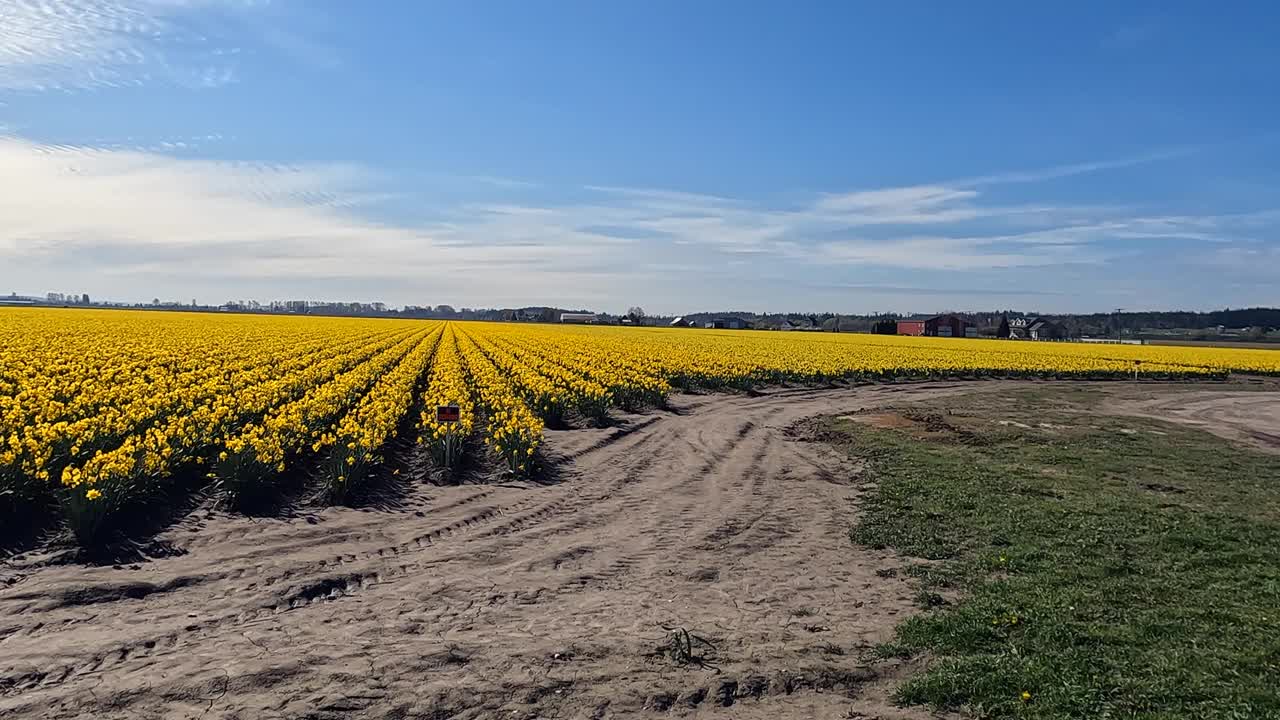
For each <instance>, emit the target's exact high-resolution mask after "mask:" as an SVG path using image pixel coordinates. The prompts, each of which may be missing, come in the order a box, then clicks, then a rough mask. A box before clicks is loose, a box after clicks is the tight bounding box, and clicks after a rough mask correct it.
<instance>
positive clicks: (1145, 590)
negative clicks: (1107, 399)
mask: <svg viewBox="0 0 1280 720" xmlns="http://www.w3.org/2000/svg"><path fill="white" fill-rule="evenodd" d="M1036 392H1037V393H1039V396H1033V397H1028V398H1021V397H1020V398H1017V400H1018V401H1021V402H1012V403H1010V402H1009V398H1008V397H1005V398H1003V400H1002V401H1001V402H999V403H994V402H992V401H991V399H990V398H987V399H972V400H959V401H951V406H950V407H948V408H939V407H934V408H932V409H933V410H941V412H943V413H944V415H943V417H944V419H946V420H947V422H948V423H951V424H953V425H955V426H956V427H957V430H958V431H960V432H957V433H956V434H954V436H948V435H947V434H946V433H945V432H944V433H938V432H937V431H936V428H935V430H934V431H932V432H929V433H912V432H910V431H901V430H886V429H873V428H869V427H866V426H864V425H858V424H856V423H852V422H848V421H832V428H833V429H837V430H840V431H842V432H844V433H847V436H848V437H849V439H850V448H851V451H852V452H855V453H857V454H859V455H862V456H865V457H869V458H870V459H871V468H872V472H873V473H874V478H873V479H874V480H875V482H876V488H875V490H874V491H873V492H872V494H871V495H870V497H869V498H868V500H867V503H866V505H865V508H864V513H863V519H862V521H861V523H860V524H859V525H858V526H857V527H855V528H854V529H853V531H852V537H853V539H854V541H855V542H857V543H859V544H862V545H867V546H872V547H891V548H895V549H897V550H898V551H900V552H902V553H903V554H905V555H910V556H915V557H918V558H925V559H928V560H934V561H940V562H928V563H921V564H918V565H913V566H911V567H910V568H908V570H907V573H908V574H909V575H911V576H912V577H913V578H914V579H915V581H916V582H917V583H918V584H919V591H920V595H919V596H918V598H917V600H918V602H920V604H922V605H927V606H930V607H933V608H934V609H933V610H931V611H929V612H926V613H925V614H922V615H919V616H916V617H914V618H912V619H910V620H907V621H906V622H905V623H903V624H902V625H901V626H900V627H899V628H898V631H897V637H896V638H895V640H894V642H893V643H891V644H889V645H886V646H885V647H883V648H881V649H880V654H881V655H883V656H886V657H888V656H907V655H911V654H915V653H920V652H928V653H929V654H930V655H931V656H932V657H933V661H932V662H931V665H930V667H929V669H928V670H926V671H925V672H923V673H921V674H920V675H918V676H916V677H914V678H912V679H910V680H909V681H907V682H906V684H905V685H903V686H902V687H901V688H900V690H899V694H898V699H899V700H900V701H901V702H903V703H909V704H929V705H933V706H937V707H942V708H964V709H965V710H967V711H968V712H970V713H972V714H973V715H975V716H977V717H991V718H1006V717H1018V718H1107V717H1111V718H1143V719H1150V720H1157V719H1160V720H1164V719H1171V718H1197V719H1198V718H1280V458H1277V457H1276V456H1274V455H1266V454H1263V453H1260V452H1252V451H1248V450H1244V449H1241V448H1237V447H1233V446H1230V445H1229V444H1228V443H1226V442H1225V441H1222V440H1220V439H1218V438H1215V437H1213V436H1210V435H1207V434H1205V433H1201V432H1198V431H1194V430H1189V429H1185V428H1181V427H1178V426H1174V425H1170V424H1166V423H1158V422H1152V421H1141V420H1134V419H1131V418H1112V417H1105V416H1099V415H1096V414H1095V413H1093V412H1082V410H1083V409H1084V408H1083V407H1078V406H1077V407H1073V405H1074V403H1073V401H1074V400H1077V399H1083V398H1069V397H1068V398H1063V397H1056V398H1055V397H1052V396H1050V397H1049V398H1047V399H1046V398H1044V397H1043V395H1046V394H1049V393H1048V390H1047V389H1046V390H1043V391H1039V390H1038V391H1036ZM1092 404H1093V403H1087V405H1092ZM1081 405H1085V404H1084V403H1081ZM1087 405H1085V406H1086V407H1087ZM1011 408H1017V409H1016V410H1012V409H1011ZM947 410H951V411H952V412H951V413H950V414H947V412H946V411H947ZM1002 419H1003V420H1016V421H1018V422H1021V423H1023V424H1025V425H1030V426H1031V427H1030V428H1019V427H1017V426H1013V425H1011V424H1005V425H1001V424H1000V423H999V421H1000V420H1002ZM1041 422H1047V423H1050V424H1051V425H1053V426H1055V427H1054V428H1051V429H1044V428H1041V427H1039V426H1038V423H1041ZM1122 430H1124V431H1125V432H1121V431H1122ZM974 435H976V436H977V437H978V438H980V440H981V442H974V441H973V436H974ZM942 588H956V589H959V590H960V591H961V599H959V600H958V601H955V602H953V603H951V604H945V605H943V604H939V603H938V602H937V597H935V595H936V592H935V591H936V590H938V589H942ZM950 596H954V594H953V595H950ZM938 597H940V596H938ZM1024 693H1027V695H1026V696H1024Z"/></svg>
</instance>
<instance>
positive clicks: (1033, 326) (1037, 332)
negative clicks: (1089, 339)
mask: <svg viewBox="0 0 1280 720" xmlns="http://www.w3.org/2000/svg"><path fill="white" fill-rule="evenodd" d="M1009 337H1011V338H1014V339H1020V340H1062V339H1064V338H1066V337H1067V330H1066V328H1065V327H1063V326H1062V325H1060V324H1059V323H1055V322H1051V321H1049V320H1045V319H1044V318H1030V317H1022V318H1011V319H1010V320H1009Z"/></svg>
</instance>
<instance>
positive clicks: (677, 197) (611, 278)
mask: <svg viewBox="0 0 1280 720" xmlns="http://www.w3.org/2000/svg"><path fill="white" fill-rule="evenodd" d="M162 150H163V151H155V150H154V149H145V148H102V147H85V146H73V145H48V144H40V143H36V142H32V141H29V140H26V139H23V138H20V137H13V136H10V137H0V185H2V186H4V187H5V188H7V189H8V191H7V192H6V193H4V194H0V267H3V268H5V270H4V271H0V282H7V283H9V284H11V285H12V284H15V283H18V282H32V281H34V282H40V283H42V284H44V285H45V286H46V287H47V286H53V287H56V288H60V289H62V288H65V285H64V283H68V284H72V285H74V286H75V287H84V288H85V289H88V290H91V291H92V292H94V293H95V294H103V293H104V292H107V293H112V294H114V293H116V292H118V290H111V288H120V287H135V288H144V289H142V290H141V291H140V292H141V295H142V296H143V297H146V298H149V297H151V295H152V294H153V293H160V292H161V289H162V288H167V287H174V288H180V289H179V290H177V292H183V293H187V292H196V291H197V290H198V291H200V292H202V293H205V294H209V293H216V295H215V297H217V296H218V295H225V296H231V295H232V294H233V293H239V292H240V291H243V294H245V295H250V296H258V297H264V298H266V297H278V296H279V295H280V294H281V293H285V292H288V293H295V294H297V295H299V296H302V297H334V296H343V295H349V294H351V293H353V292H357V291H362V292H368V293H369V295H370V296H372V297H376V298H379V299H384V300H388V301H391V302H397V301H398V302H416V303H423V302H429V301H431V300H434V301H435V302H451V303H455V304H461V303H473V304H524V303H541V302H548V303H562V304H564V305H567V306H582V305H595V306H597V307H599V306H604V307H611V306H612V305H621V306H623V307H625V305H626V303H627V302H638V301H644V302H646V303H648V304H649V305H651V306H653V307H652V309H655V310H661V309H672V310H678V309H681V308H684V309H687V307H688V304H689V303H691V302H695V300H694V298H699V297H715V298H724V302H726V303H730V304H734V305H736V306H739V307H748V306H750V302H751V298H759V297H761V296H760V295H759V293H758V292H756V291H755V290H753V288H758V287H761V286H762V285H767V286H768V287H771V288H774V290H775V291H777V292H779V293H782V297H791V296H790V295H788V294H787V290H786V289H787V288H798V289H801V290H802V291H803V292H805V293H808V294H807V295H805V296H804V297H805V298H807V299H803V300H802V299H799V298H797V299H795V300H794V303H795V305H794V306H795V307H803V306H811V303H816V302H818V300H817V299H818V298H822V297H828V296H829V297H839V295H840V293H842V292H844V290H841V288H844V289H845V290H850V289H856V290H857V294H858V295H859V296H860V297H864V298H866V297H872V296H890V295H901V296H904V297H909V296H910V295H913V294H914V295H928V296H930V297H941V296H947V297H958V296H966V297H975V298H981V297H989V296H993V295H995V294H996V293H994V292H985V293H977V292H971V291H968V290H964V289H963V288H973V287H975V286H974V285H973V278H974V277H975V276H976V275H981V276H982V277H984V278H987V279H988V280H989V279H990V278H996V277H1003V276H1001V275H999V273H1002V272H1019V271H1031V272H1035V273H1042V269H1045V268H1053V270H1052V271H1050V273H1049V274H1048V275H1046V276H1045V277H1047V278H1052V277H1054V276H1055V275H1057V274H1059V273H1061V272H1062V269H1063V268H1069V267H1076V268H1082V269H1083V268H1088V269H1089V270H1088V272H1095V273H1096V272H1102V271H1105V270H1106V269H1107V267H1108V264H1109V263H1112V262H1118V261H1120V260H1121V259H1123V258H1125V257H1127V256H1130V255H1132V254H1133V253H1135V252H1142V251H1144V249H1147V248H1151V247H1164V246H1170V245H1172V246H1179V247H1180V246H1183V245H1186V244H1190V245H1191V246H1194V247H1197V248H1202V249H1207V248H1220V249H1221V250H1222V252H1215V253H1214V254H1213V257H1214V258H1217V259H1218V262H1217V264H1216V265H1214V266H1215V267H1228V265H1231V266H1238V265H1240V264H1242V263H1244V262H1246V260H1244V259H1247V258H1269V257H1271V256H1272V255H1273V254H1274V252H1273V251H1272V250H1271V249H1270V246H1269V245H1266V244H1261V245H1258V243H1260V242H1261V240H1260V238H1265V236H1266V233H1268V232H1269V231H1270V230H1272V229H1274V228H1276V227H1277V225H1280V213H1278V212H1276V211H1272V210H1267V211H1262V212H1254V213H1242V214H1236V215H1217V216H1185V215H1183V216H1173V215H1155V214H1152V215H1133V214H1127V213H1125V212H1123V211H1122V210H1118V209H1106V208H1101V209H1099V208H1076V207H1069V206H1055V205H1052V204H1035V205H1025V206H1020V205H1013V206H1010V205H1001V204H997V203H992V202H989V201H988V199H987V197H986V195H985V192H984V190H983V189H982V188H980V187H969V188H960V187H953V186H950V185H946V184H937V185H921V186H912V187H903V188H880V189H873V190H864V191H857V192H852V193H836V194H830V193H828V194H820V195H814V196H811V197H809V198H807V199H802V200H801V201H799V202H793V203H791V204H790V205H788V206H782V207H778V206H771V205H769V204H767V203H761V202H753V201H748V200H744V199H737V198H731V197H723V196H717V195H706V194H697V193H687V192H679V191H670V190H661V189H633V188H618V187H591V188H587V189H585V190H581V189H580V191H579V192H577V193H576V195H577V199H575V200H573V201H565V200H563V199H562V200H561V201H559V202H553V201H548V200H543V201H539V202H533V201H531V200H529V199H527V198H526V199H524V200H520V199H514V198H517V197H518V196H519V195H520V194H521V193H523V192H527V193H530V194H532V195H535V196H539V197H547V196H548V195H554V194H555V193H554V192H551V191H552V190H554V189H549V188H545V187H525V186H523V185H511V186H507V187H504V188H503V191H504V193H505V194H507V195H511V196H513V199H511V200H508V201H505V202H493V201H491V200H490V201H485V200H484V199H482V198H480V197H478V198H477V199H475V200H472V201H458V202H452V203H451V204H449V205H446V206H443V207H437V208H436V209H435V210H434V211H432V212H431V214H430V215H429V216H426V217H421V216H419V217H421V219H420V220H417V221H414V222H408V221H401V222H392V221H391V220H389V219H388V218H390V217H395V216H396V213H395V212H394V210H395V208H396V207H397V204H398V203H404V204H407V205H409V206H413V207H417V205H418V204H419V201H420V200H421V198H422V196H421V193H422V192H424V191H423V190H422V189H418V190H416V191H415V190H414V189H413V188H412V187H407V186H405V183H404V180H403V179H402V178H395V177H387V176H384V175H382V174H381V173H378V172H375V171H372V170H370V169H367V168H363V167H359V166H354V165H347V164H340V163H333V164H310V165H288V164H270V163H253V162H225V161H213V160H205V159H199V158H195V157H192V156H191V154H190V153H189V152H185V151H183V152H180V153H178V154H174V153H175V151H174V149H173V148H162ZM178 150H182V149H181V148H179V149H178ZM476 185H478V186H479V187H475V188H473V190H474V191H475V192H477V193H480V194H481V195H483V193H484V192H485V188H484V186H485V185H486V183H476ZM389 187H390V188H392V189H394V192H387V188H389ZM583 193H585V194H583ZM560 197H562V198H563V197H565V195H564V194H561V195H560ZM1250 243H1253V245H1250ZM1179 244H1181V245H1179ZM1255 246H1257V248H1258V249H1259V250H1260V252H1252V253H1251V252H1249V249H1250V248H1253V247H1255ZM1241 248H1243V249H1241ZM957 273H964V274H965V276H966V277H967V278H969V280H968V282H966V281H956V282H952V281H949V280H945V278H950V277H958V275H956V274H957ZM926 276H927V277H929V278H930V281H929V283H925V282H922V281H920V278H921V277H926ZM883 278H888V280H889V281H888V282H883V281H881V279H883ZM939 279H944V280H943V281H942V282H936V281H937V280H939ZM913 281H914V282H913ZM991 282H995V281H991ZM931 286H936V291H935V292H931V293H918V292H915V291H914V290H912V288H918V287H931ZM1022 286H1025V280H1021V281H1019V282H1017V283H1016V284H1015V287H1022ZM948 287H953V288H959V289H955V290H947V289H946V288H948ZM992 288H993V290H1000V285H999V284H995V285H992ZM1066 291H1067V290H1066V289H1064V288H1055V287H1052V286H1049V285H1046V286H1045V287H1038V288H1037V289H1036V290H1035V292H1034V293H1033V292H1031V291H1027V292H1021V291H1016V290H1010V291H1008V292H1007V293H1006V294H1001V295H1000V296H1002V297H1011V298H1012V297H1016V296H1025V297H1028V298H1031V297H1034V296H1037V295H1039V294H1046V293H1048V294H1053V293H1063V292H1066ZM655 295H657V296H659V297H662V298H667V302H668V303H669V304H670V307H669V308H662V307H661V306H660V305H654V302H653V300H652V298H653V297H654V296H655ZM137 296H138V295H137V294H135V295H133V297H137ZM218 299H222V298H218ZM775 302H776V301H775ZM715 304H716V305H718V304H719V303H715Z"/></svg>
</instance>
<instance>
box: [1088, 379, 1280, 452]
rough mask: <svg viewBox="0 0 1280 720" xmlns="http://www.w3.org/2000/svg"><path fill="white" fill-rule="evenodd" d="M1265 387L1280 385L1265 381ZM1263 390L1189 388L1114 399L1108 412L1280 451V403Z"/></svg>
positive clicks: (1271, 392) (1107, 405)
mask: <svg viewBox="0 0 1280 720" xmlns="http://www.w3.org/2000/svg"><path fill="white" fill-rule="evenodd" d="M1266 387H1268V388H1275V387H1280V386H1277V385H1275V384H1274V383H1268V384H1267V386H1266ZM1276 397H1277V393H1276V392H1274V391H1266V390H1245V391H1229V390H1227V391H1224V390H1217V389H1214V390H1191V391H1185V392H1178V393H1155V394H1153V395H1151V396H1148V397H1127V398H1116V399H1115V400H1114V401H1113V402H1110V403H1107V404H1106V406H1105V407H1106V410H1107V412H1112V413H1116V414H1118V415H1134V416H1138V417H1149V418H1156V419H1158V420H1169V421H1171V422H1176V423H1180V424H1183V425H1190V426H1192V427H1197V428H1201V429H1203V430H1207V431H1208V432H1211V433H1213V434H1215V435H1218V436H1220V437H1224V438H1226V439H1228V440H1235V441H1237V442H1243V443H1246V444H1249V445H1253V446H1255V447H1260V448H1263V449H1267V450H1271V451H1273V452H1280V402H1277V400H1276Z"/></svg>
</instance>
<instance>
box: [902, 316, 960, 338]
mask: <svg viewBox="0 0 1280 720" xmlns="http://www.w3.org/2000/svg"><path fill="white" fill-rule="evenodd" d="M898 334H899V335H918V336H924V337H977V336H978V328H977V327H975V326H974V325H973V323H970V322H966V321H965V320H964V319H962V318H960V317H958V316H955V315H930V316H916V317H910V318H906V319H903V320H899V321H898Z"/></svg>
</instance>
